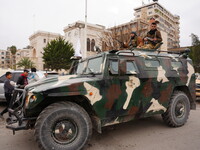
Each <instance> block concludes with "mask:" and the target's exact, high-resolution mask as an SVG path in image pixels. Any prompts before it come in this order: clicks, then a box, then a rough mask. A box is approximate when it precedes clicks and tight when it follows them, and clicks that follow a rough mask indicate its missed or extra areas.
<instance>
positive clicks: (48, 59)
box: [43, 37, 74, 70]
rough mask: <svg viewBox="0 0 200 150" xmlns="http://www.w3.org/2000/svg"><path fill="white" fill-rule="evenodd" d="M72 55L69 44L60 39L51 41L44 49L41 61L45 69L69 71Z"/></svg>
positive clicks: (72, 50)
mask: <svg viewBox="0 0 200 150" xmlns="http://www.w3.org/2000/svg"><path fill="white" fill-rule="evenodd" d="M73 55H74V49H73V46H72V44H71V43H69V42H68V41H67V42H66V41H65V40H64V39H63V38H62V37H59V38H58V39H55V40H52V41H51V42H49V43H48V44H47V46H46V47H45V48H44V53H43V60H44V63H45V68H48V69H52V70H60V69H65V70H67V69H69V68H70V65H71V60H70V58H71V57H72V56H73Z"/></svg>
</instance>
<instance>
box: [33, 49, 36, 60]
mask: <svg viewBox="0 0 200 150" xmlns="http://www.w3.org/2000/svg"><path fill="white" fill-rule="evenodd" d="M33 57H34V58H35V57H36V49H35V48H34V49H33Z"/></svg>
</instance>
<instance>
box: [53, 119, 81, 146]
mask: <svg viewBox="0 0 200 150" xmlns="http://www.w3.org/2000/svg"><path fill="white" fill-rule="evenodd" d="M52 131H53V132H52V137H53V139H54V141H56V142H57V143H59V144H69V143H71V142H73V141H74V140H75V139H76V137H77V135H78V127H77V125H76V123H74V122H73V121H71V120H61V121H57V122H56V123H55V125H54V127H53V128H52Z"/></svg>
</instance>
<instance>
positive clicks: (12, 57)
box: [10, 45, 17, 68]
mask: <svg viewBox="0 0 200 150" xmlns="http://www.w3.org/2000/svg"><path fill="white" fill-rule="evenodd" d="M10 52H11V54H12V56H11V63H12V64H11V66H12V68H13V67H14V65H15V64H16V59H15V54H16V52H17V48H16V46H14V45H12V46H11V47H10Z"/></svg>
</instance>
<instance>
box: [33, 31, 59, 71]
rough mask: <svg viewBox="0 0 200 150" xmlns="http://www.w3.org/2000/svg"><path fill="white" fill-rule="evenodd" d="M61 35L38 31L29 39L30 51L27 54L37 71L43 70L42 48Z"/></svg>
mask: <svg viewBox="0 0 200 150" xmlns="http://www.w3.org/2000/svg"><path fill="white" fill-rule="evenodd" d="M58 37H62V35H60V34H58V33H51V32H45V31H38V32H36V33H34V34H33V35H31V36H30V37H29V40H30V46H31V47H32V49H31V50H30V52H29V56H30V57H31V60H32V61H33V62H34V64H35V66H36V68H37V70H44V69H45V68H44V62H43V59H42V56H43V54H42V53H43V52H44V50H43V48H44V47H45V46H46V45H47V43H48V42H50V41H51V40H54V39H56V38H58Z"/></svg>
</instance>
